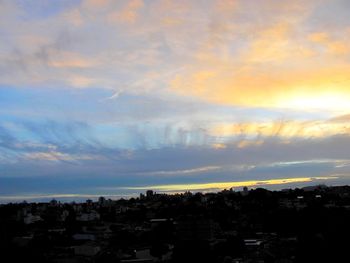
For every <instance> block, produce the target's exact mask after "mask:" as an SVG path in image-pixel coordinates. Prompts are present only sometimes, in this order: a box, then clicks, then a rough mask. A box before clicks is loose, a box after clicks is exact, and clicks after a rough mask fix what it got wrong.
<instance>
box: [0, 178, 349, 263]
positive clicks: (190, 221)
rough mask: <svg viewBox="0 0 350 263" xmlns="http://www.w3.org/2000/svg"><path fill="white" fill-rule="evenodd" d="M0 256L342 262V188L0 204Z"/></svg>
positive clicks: (345, 227)
mask: <svg viewBox="0 0 350 263" xmlns="http://www.w3.org/2000/svg"><path fill="white" fill-rule="evenodd" d="M0 220H1V223H0V242H1V244H0V246H1V258H6V259H8V260H5V261H1V262H54V263H75V262H77V263H78V262H83V263H85V262H96V263H102V262H103V263H112V262H115V263H117V262H124V263H127V262H129V263H132V262H139V263H142V262H174V263H176V262H208V263H209V262H213V263H216V262H217V263H230V262H234V263H241V262H246V263H247V262H278V263H288V262H349V261H343V259H344V258H349V251H348V247H349V237H350V224H349V222H350V186H337V187H327V186H324V185H319V186H314V187H305V188H302V189H298V188H297V189H286V190H281V191H269V190H266V189H263V188H258V189H254V190H253V189H252V190H249V189H247V188H246V187H245V188H244V189H242V191H237V190H236V191H235V190H232V189H230V190H223V191H221V192H219V193H205V194H204V193H190V192H186V193H182V194H173V195H167V194H157V193H154V192H153V191H151V190H149V191H147V192H146V194H141V195H140V196H139V197H138V198H131V199H128V200H125V199H120V200H110V199H106V198H104V197H100V198H99V199H98V200H97V201H92V200H87V201H86V202H85V203H74V202H72V203H60V202H58V201H56V200H52V201H51V202H48V203H47V202H46V203H27V202H22V203H11V204H4V205H1V206H0Z"/></svg>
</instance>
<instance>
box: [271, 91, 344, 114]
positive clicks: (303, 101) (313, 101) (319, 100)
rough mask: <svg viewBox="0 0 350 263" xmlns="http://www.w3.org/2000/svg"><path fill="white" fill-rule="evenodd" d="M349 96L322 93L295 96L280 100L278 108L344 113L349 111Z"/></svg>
mask: <svg viewBox="0 0 350 263" xmlns="http://www.w3.org/2000/svg"><path fill="white" fill-rule="evenodd" d="M349 101H350V96H349V95H348V94H341V93H331V92H330V93H323V94H307V95H302V94H300V95H295V96H292V97H291V98H289V99H287V100H281V102H280V103H279V104H278V106H279V107H284V108H293V109H298V110H329V111H337V112H346V111H349V110H350V103H349Z"/></svg>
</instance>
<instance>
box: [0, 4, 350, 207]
mask: <svg viewBox="0 0 350 263" xmlns="http://www.w3.org/2000/svg"><path fill="white" fill-rule="evenodd" d="M349 13H350V1H348V0H303V1H299V0H294V1H281V0H130V1H127V0H81V1H80V0H36V1H34V0H33V1H28V0H0V17H1V18H0V202H9V201H22V200H24V199H26V200H28V201H36V200H49V199H52V198H56V199H59V200H85V199H87V198H96V197H98V196H101V195H104V196H107V197H111V198H117V197H120V196H124V197H128V196H133V195H136V194H138V193H140V192H144V191H145V190H146V189H153V190H156V191H158V192H168V193H174V192H182V191H186V190H190V191H217V190H221V189H224V188H226V189H229V188H231V187H233V188H234V189H236V190H240V189H241V188H242V187H243V186H249V187H261V186H262V187H266V188H269V189H282V188H288V187H302V186H307V185H316V184H327V185H341V184H349V183H350V15H349Z"/></svg>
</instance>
